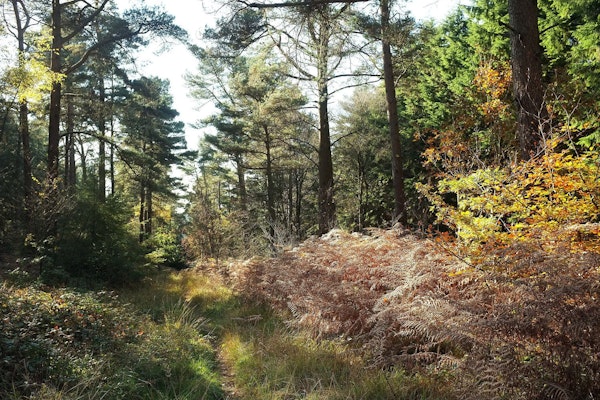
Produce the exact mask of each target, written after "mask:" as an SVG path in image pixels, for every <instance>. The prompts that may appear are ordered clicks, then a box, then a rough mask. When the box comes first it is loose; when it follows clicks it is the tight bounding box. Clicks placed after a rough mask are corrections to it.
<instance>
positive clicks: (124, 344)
mask: <svg viewBox="0 0 600 400" xmlns="http://www.w3.org/2000/svg"><path fill="white" fill-rule="evenodd" d="M17 275H18V279H11V278H10V277H9V278H8V280H6V281H4V282H2V284H1V285H0V308H1V313H2V319H3V321H2V322H3V323H2V325H1V327H0V350H1V351H0V367H1V369H0V370H1V373H0V398H2V399H7V400H10V399H24V398H27V399H39V400H47V399H56V400H59V399H60V400H62V399H68V400H71V399H150V400H153V399H194V400H197V399H206V400H209V399H220V398H222V390H221V386H220V381H219V376H218V373H217V370H216V358H215V355H214V351H213V348H212V346H211V344H210V342H209V341H208V339H207V338H206V336H205V334H204V333H203V328H202V326H203V324H204V320H203V319H201V318H200V316H199V315H198V313H197V312H196V310H194V308H193V307H192V306H191V305H190V304H189V303H188V302H186V301H185V300H184V299H182V295H181V293H178V292H177V291H175V290H173V291H171V292H169V296H163V295H162V294H163V293H166V292H168V291H169V289H168V288H167V287H166V286H167V283H168V279H167V278H165V277H163V278H159V277H160V276H162V275H161V274H159V275H156V277H153V278H151V280H153V281H159V284H156V285H151V286H150V287H148V286H145V287H139V288H137V289H135V290H134V289H132V290H130V291H129V292H127V293H123V294H117V293H116V292H107V291H95V292H91V291H87V292H83V291H77V290H73V289H65V288H60V289H57V288H50V287H46V286H43V285H40V284H38V283H35V282H25V280H24V279H23V276H21V275H19V274H17ZM149 279H150V278H149ZM150 289H152V291H153V293H152V295H151V296H150V295H149V294H148V292H149V290H150ZM142 293H144V294H143V295H142ZM142 300H143V302H141V301H142Z"/></svg>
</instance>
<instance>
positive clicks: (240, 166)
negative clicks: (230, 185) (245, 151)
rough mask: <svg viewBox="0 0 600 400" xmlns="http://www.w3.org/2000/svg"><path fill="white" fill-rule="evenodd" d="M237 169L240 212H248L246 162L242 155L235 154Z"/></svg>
mask: <svg viewBox="0 0 600 400" xmlns="http://www.w3.org/2000/svg"><path fill="white" fill-rule="evenodd" d="M235 168H236V172H237V178H238V196H239V206H240V210H242V211H244V212H245V211H248V192H247V190H246V174H245V173H244V172H245V171H244V160H243V155H242V154H241V153H236V154H235Z"/></svg>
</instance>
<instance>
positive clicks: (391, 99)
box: [380, 0, 407, 224]
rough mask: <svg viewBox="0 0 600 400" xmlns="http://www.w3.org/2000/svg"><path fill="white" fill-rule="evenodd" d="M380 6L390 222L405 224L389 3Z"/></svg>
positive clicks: (384, 2)
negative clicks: (389, 152) (390, 187)
mask: <svg viewBox="0 0 600 400" xmlns="http://www.w3.org/2000/svg"><path fill="white" fill-rule="evenodd" d="M380 6H381V45H382V50H383V79H384V82H385V99H386V104H387V114H388V127H389V134H390V143H391V150H392V180H393V184H394V214H393V216H392V222H393V223H395V222H400V223H401V224H406V222H407V215H406V206H405V202H406V199H405V194H404V171H403V166H402V144H401V142H400V122H399V118H398V102H397V99H396V86H395V84H394V79H395V77H394V66H393V64H392V50H391V46H390V41H389V32H388V30H389V23H390V5H389V0H380Z"/></svg>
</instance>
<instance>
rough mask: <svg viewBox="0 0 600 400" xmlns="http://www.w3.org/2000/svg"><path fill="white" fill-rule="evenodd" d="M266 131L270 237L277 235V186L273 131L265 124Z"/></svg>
mask: <svg viewBox="0 0 600 400" xmlns="http://www.w3.org/2000/svg"><path fill="white" fill-rule="evenodd" d="M263 130H264V132H265V157H266V160H265V162H266V166H265V167H266V168H265V169H266V171H265V172H266V174H267V214H268V216H269V221H268V224H269V236H270V239H274V237H275V220H276V218H277V215H276V213H275V186H274V183H273V157H272V155H271V145H272V143H271V132H270V131H269V128H268V127H267V126H263Z"/></svg>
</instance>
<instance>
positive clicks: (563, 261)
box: [227, 230, 600, 400]
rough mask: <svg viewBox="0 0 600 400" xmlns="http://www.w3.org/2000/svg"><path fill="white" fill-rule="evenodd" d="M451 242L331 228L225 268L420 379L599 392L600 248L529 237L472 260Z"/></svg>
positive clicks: (314, 325)
mask: <svg viewBox="0 0 600 400" xmlns="http://www.w3.org/2000/svg"><path fill="white" fill-rule="evenodd" d="M453 246H454V244H453V243H446V242H445V241H443V240H439V241H435V240H429V239H423V238H420V237H417V236H415V235H413V234H411V233H409V232H403V231H397V230H388V231H382V230H373V231H371V232H370V235H360V234H349V233H345V232H342V231H333V232H331V233H330V234H328V235H327V236H324V237H321V238H314V239H311V240H308V241H307V242H305V243H304V244H302V245H301V246H299V247H298V248H296V249H293V250H291V251H287V252H285V253H284V254H283V255H282V256H280V257H278V258H274V259H269V260H253V261H248V262H245V263H240V264H235V265H231V266H230V267H229V270H228V272H227V273H228V275H229V276H230V277H231V279H232V281H233V282H234V284H235V286H236V288H237V290H238V291H239V292H240V293H243V294H244V295H245V296H248V297H251V298H255V299H262V300H263V301H265V302H268V303H269V304H273V305H275V306H276V307H278V308H279V309H280V310H284V311H286V312H288V313H289V314H291V317H290V318H289V320H288V325H289V326H290V327H295V328H303V329H306V330H308V331H309V332H311V335H312V337H313V338H320V339H325V338H326V339H330V340H334V341H341V342H344V343H354V344H355V348H357V349H361V350H363V351H364V353H363V354H364V355H365V356H366V357H368V358H369V359H370V360H371V362H372V365H373V366H376V367H378V368H382V369H391V370H394V371H395V370H398V371H405V374H406V376H408V377H410V378H411V379H418V378H419V377H421V378H422V377H426V378H427V379H430V380H432V381H435V382H445V379H451V382H452V384H451V385H448V386H447V387H445V390H444V396H443V398H460V399H528V400H529V399H595V398H599V397H600V355H599V354H598V351H597V349H598V348H600V342H599V339H598V338H599V336H598V332H600V307H599V306H598V301H597V299H598V297H599V296H600V279H599V278H600V276H599V275H600V268H599V267H598V266H599V265H600V255H599V254H597V253H595V252H592V251H588V250H584V251H579V252H578V251H573V248H574V247H573V245H572V243H571V242H567V243H565V244H564V249H563V250H561V251H559V250H556V251H553V252H548V251H546V249H545V248H544V247H543V246H540V245H539V243H536V242H533V241H531V242H524V241H522V242H518V243H516V244H513V245H510V246H505V247H500V248H496V249H494V251H492V249H489V250H488V251H487V254H486V258H485V259H484V260H485V261H484V262H481V263H480V264H478V265H473V264H471V263H469V262H467V261H466V260H464V259H460V258H457V257H454V256H453V255H452V254H457V253H456V251H454V250H453V249H454V247H453ZM554 246H555V249H558V247H559V244H558V243H554ZM480 259H482V258H480ZM274 347H276V346H274ZM250 348H252V347H250ZM261 351H262V350H261ZM330 358H331V357H330ZM259 367H260V365H258V366H253V368H254V369H256V370H260V368H259ZM449 377H450V378H449ZM374 381H376V379H375V380H374ZM410 381H411V380H410V379H409V380H408V382H410ZM321 382H322V381H321ZM425 387H427V386H425ZM433 387H435V385H434V386H433ZM347 398H361V397H352V396H350V397H347ZM365 398H369V397H368V396H367V397H365ZM398 398H402V397H401V396H400V397H398ZM419 398H430V397H427V396H421V397H419ZM434 398H435V397H434Z"/></svg>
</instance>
